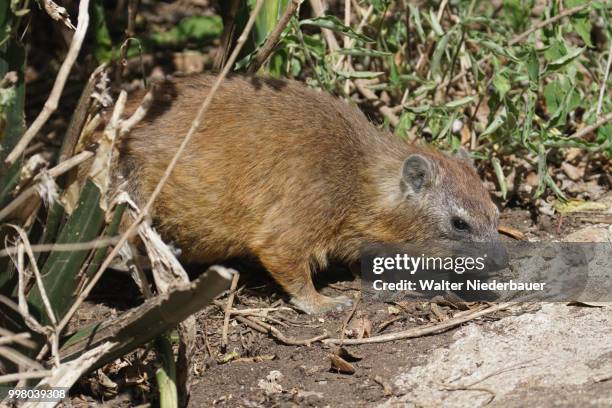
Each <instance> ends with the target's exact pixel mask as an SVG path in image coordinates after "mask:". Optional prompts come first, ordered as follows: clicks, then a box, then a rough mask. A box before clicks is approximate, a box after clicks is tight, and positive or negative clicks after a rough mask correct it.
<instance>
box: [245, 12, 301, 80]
mask: <svg viewBox="0 0 612 408" xmlns="http://www.w3.org/2000/svg"><path fill="white" fill-rule="evenodd" d="M301 3H302V0H291V1H289V3H288V4H287V7H286V8H285V12H284V13H283V15H282V16H281V18H280V20H278V23H276V26H275V27H274V29H273V30H272V32H271V33H270V35H268V38H266V42H265V43H264V44H263V45H262V47H261V48H260V49H259V51H258V52H257V55H256V56H255V59H254V60H253V61H252V62H251V65H250V66H249V69H248V70H247V72H248V73H249V74H254V73H256V72H257V71H259V68H261V66H262V65H263V64H264V63H265V62H266V60H267V59H268V57H269V56H270V54H272V51H273V50H274V47H276V44H277V43H278V40H279V39H280V36H281V34H282V33H283V31H284V30H285V27H287V24H289V20H291V17H292V16H293V15H294V14H295V12H296V11H297V9H298V7H299V6H300V4H301Z"/></svg>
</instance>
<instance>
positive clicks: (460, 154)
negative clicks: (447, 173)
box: [453, 146, 474, 167]
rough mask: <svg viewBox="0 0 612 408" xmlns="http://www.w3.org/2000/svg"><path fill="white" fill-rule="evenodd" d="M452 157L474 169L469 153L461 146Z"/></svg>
mask: <svg viewBox="0 0 612 408" xmlns="http://www.w3.org/2000/svg"><path fill="white" fill-rule="evenodd" d="M453 157H454V158H455V159H457V160H461V161H462V162H465V163H467V164H469V165H470V166H472V167H474V159H472V156H471V155H470V153H469V152H468V151H467V150H465V149H464V148H463V146H461V147H459V149H458V150H457V151H456V152H455V153H453Z"/></svg>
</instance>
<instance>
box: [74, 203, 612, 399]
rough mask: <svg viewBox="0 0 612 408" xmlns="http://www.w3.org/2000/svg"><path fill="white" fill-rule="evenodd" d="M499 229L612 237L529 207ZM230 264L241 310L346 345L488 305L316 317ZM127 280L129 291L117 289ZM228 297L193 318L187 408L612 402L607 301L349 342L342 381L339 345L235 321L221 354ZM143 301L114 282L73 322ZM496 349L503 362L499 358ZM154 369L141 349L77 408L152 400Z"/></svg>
mask: <svg viewBox="0 0 612 408" xmlns="http://www.w3.org/2000/svg"><path fill="white" fill-rule="evenodd" d="M502 224H503V225H506V226H509V227H512V228H514V229H516V230H518V231H520V232H522V233H523V234H525V237H526V238H527V239H530V240H537V239H544V240H548V239H558V238H561V237H568V236H569V237H572V236H573V235H572V234H574V236H578V235H579V234H583V231H587V232H588V233H592V232H589V231H591V230H595V231H599V232H597V233H603V234H604V235H605V234H608V235H607V237H608V239H609V238H610V236H612V231H610V229H609V225H607V224H598V225H595V227H593V223H591V222H589V221H588V220H587V221H586V222H585V221H584V219H582V218H581V219H577V218H573V217H567V218H566V219H565V220H563V221H562V222H561V224H559V221H558V220H554V219H553V220H542V219H541V218H540V219H539V220H538V222H535V221H534V219H533V218H532V216H531V215H530V212H529V211H523V210H515V211H506V212H504V213H503V215H502ZM589 228H590V229H589ZM576 234H578V235H576ZM508 239H510V238H508ZM587 239H589V238H588V237H587ZM595 239H597V238H595ZM232 266H235V267H236V269H238V270H239V271H240V272H241V276H243V277H244V280H243V279H241V283H240V285H239V288H240V290H239V292H238V293H237V295H236V298H235V300H234V308H237V309H245V308H250V309H253V308H273V309H274V310H272V311H268V312H267V315H266V316H267V318H266V319H265V321H267V322H268V323H270V324H272V325H274V327H276V328H277V329H278V330H280V331H281V332H282V333H283V334H284V335H285V336H286V337H289V338H291V339H294V340H299V339H308V338H312V337H314V336H317V335H320V334H322V333H323V332H327V333H328V334H329V336H330V337H340V336H341V335H342V334H341V331H342V328H343V327H344V328H345V330H344V336H345V337H346V338H355V337H360V336H365V337H367V336H373V335H377V334H382V333H389V332H396V331H400V330H405V329H407V328H411V327H418V326H422V325H425V324H430V323H433V322H440V321H444V320H446V319H448V318H450V317H453V316H454V315H456V314H457V313H461V312H462V310H465V309H468V310H469V309H472V308H476V307H478V306H479V304H476V303H461V304H452V303H448V302H443V301H442V302H409V303H407V302H403V303H402V302H399V303H396V304H393V303H372V302H370V301H365V300H362V301H360V302H358V303H357V306H356V307H355V308H354V310H353V314H352V315H350V311H339V312H329V313H327V314H325V315H321V316H309V315H305V314H301V313H298V312H296V311H294V310H292V309H290V308H289V305H288V304H287V302H286V298H285V297H284V295H283V294H282V292H281V291H280V290H279V288H278V287H276V286H275V285H274V284H273V283H271V281H270V280H269V278H268V277H267V276H266V275H265V273H262V272H261V271H256V270H254V271H251V270H249V269H250V268H251V267H249V266H245V265H243V264H238V265H232ZM195 269H196V270H197V269H198V268H197V267H196V268H195ZM339 270H340V271H342V268H339ZM321 278H323V277H319V284H320V285H321V287H322V292H323V293H324V294H327V295H332V296H337V295H339V294H344V295H348V296H350V297H353V298H354V299H356V298H357V297H358V296H359V293H360V292H359V282H358V278H353V277H352V275H351V274H350V273H347V272H341V273H338V274H336V275H330V274H326V275H325V278H326V279H325V281H324V280H322V279H321ZM118 286H120V287H121V288H122V290H121V291H117V290H116V288H117V287H118ZM225 302H226V297H223V298H220V299H219V300H218V301H217V304H213V305H210V306H208V307H207V308H206V309H205V310H203V311H201V312H200V313H199V314H198V316H197V321H198V344H197V352H196V354H195V361H194V374H195V375H194V380H195V381H194V384H193V386H192V394H191V398H190V400H189V406H190V407H203V406H227V407H289V406H312V407H325V406H330V407H352V406H379V405H383V406H415V407H417V406H432V407H433V406H448V407H471V406H485V405H490V406H500V407H501V406H509V407H523V406H542V407H553V406H555V407H558V406H562V407H565V406H568V407H569V406H592V407H604V406H612V381H611V380H610V377H611V375H612V308H610V307H609V306H608V307H603V308H590V307H580V306H566V305H565V304H543V303H540V304H537V303H536V304H530V305H527V306H525V307H522V308H514V309H511V310H506V311H501V312H496V313H494V314H491V315H488V316H485V317H483V318H479V319H475V320H472V321H470V322H468V323H466V324H464V325H461V326H458V327H455V328H453V329H450V330H447V331H444V332H442V333H438V334H434V335H428V336H424V337H417V338H413V339H408V340H398V341H393V342H386V343H379V344H365V345H356V346H345V347H344V348H345V349H346V350H347V351H348V353H349V357H346V358H345V359H346V361H348V362H349V363H350V364H351V365H352V368H353V369H354V373H353V374H346V373H340V372H337V370H334V369H333V368H332V364H331V359H330V355H332V354H335V353H337V347H336V346H332V345H324V344H321V343H318V342H317V343H314V344H312V345H310V346H305V345H303V346H302V345H301V346H294V345H284V344H281V343H280V342H279V341H277V340H276V339H274V338H273V336H270V335H268V334H265V333H260V332H257V331H255V330H253V329H252V328H249V327H247V326H245V325H244V324H242V323H240V322H238V321H236V320H232V321H231V323H230V325H229V344H228V347H227V348H226V349H225V350H224V349H223V348H222V347H221V332H222V326H223V317H224V313H223V310H222V308H223V307H224V305H225ZM137 303H139V300H138V292H137V289H136V288H135V287H134V285H133V284H132V283H131V282H130V280H129V278H127V277H126V276H120V275H118V274H109V275H108V278H107V279H106V280H105V281H104V282H103V284H102V285H101V286H100V288H99V289H98V290H97V291H96V292H95V294H94V295H93V296H92V298H91V299H90V308H87V309H83V311H82V312H81V314H80V315H79V316H78V319H80V320H75V321H74V322H73V324H74V325H75V326H76V325H80V324H82V323H83V322H85V321H90V320H99V319H101V318H108V317H111V316H113V315H115V314H118V313H121V310H122V309H125V308H127V307H130V306H133V304H137ZM349 315H350V317H351V319H350V322H349V323H348V324H347V323H346V320H347V318H348V317H349ZM530 344H531V346H530ZM581 344H582V345H583V347H584V349H581V348H580V347H581ZM568 350H569V351H568ZM580 350H582V351H583V352H582V353H581V352H579V351H580ZM500 353H501V354H503V355H505V356H507V358H505V357H503V355H502V357H503V358H500ZM458 356H459V357H458ZM534 361H536V363H534ZM517 364H519V366H516V365H517ZM520 364H523V365H520ZM155 368H156V362H155V358H154V356H153V352H152V351H151V350H150V349H147V350H140V351H138V352H136V353H132V355H130V356H129V357H127V358H124V359H121V360H118V361H116V362H114V363H112V364H109V365H107V366H105V367H104V368H102V369H101V370H97V371H96V372H95V373H92V374H91V375H90V376H89V377H88V378H86V379H83V380H82V381H81V382H80V384H79V386H78V387H76V388H75V389H73V391H72V394H73V398H72V399H71V402H72V404H73V406H92V405H100V406H135V405H139V404H144V406H149V405H150V406H157V404H158V401H156V400H155V399H154V398H155V395H156V390H155V386H156V385H155V378H154V371H155ZM547 370H548V371H547ZM602 379H603V380H602ZM151 398H153V399H151Z"/></svg>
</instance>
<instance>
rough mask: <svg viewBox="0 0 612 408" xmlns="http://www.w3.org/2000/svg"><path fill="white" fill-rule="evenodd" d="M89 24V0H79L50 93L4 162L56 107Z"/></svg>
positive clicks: (13, 157) (18, 152)
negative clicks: (73, 30) (62, 58)
mask: <svg viewBox="0 0 612 408" xmlns="http://www.w3.org/2000/svg"><path fill="white" fill-rule="evenodd" d="M88 26H89V0H81V1H80V3H79V18H78V21H77V28H76V31H75V32H74V36H73V37H72V42H71V43H70V48H69V49H68V54H67V55H66V59H65V60H64V62H63V63H62V66H61V67H60V70H59V72H58V73H57V77H56V78H55V83H54V84H53V89H52V90H51V94H50V95H49V98H48V99H47V102H45V106H44V107H43V110H42V111H41V112H40V114H39V115H38V116H37V117H36V119H35V120H34V122H33V123H32V125H30V127H29V128H28V130H27V131H26V132H25V133H24V135H23V136H22V137H21V139H19V142H18V143H17V145H16V146H15V148H14V149H13V150H12V151H11V153H9V155H8V156H7V157H6V160H5V162H6V163H7V164H8V165H11V164H13V163H15V161H17V159H18V158H19V156H21V154H22V153H23V151H24V150H25V149H26V147H28V144H30V142H31V141H32V139H34V137H35V136H36V135H37V134H38V132H39V131H40V129H41V128H42V127H43V125H44V124H45V123H46V122H47V120H48V119H49V117H50V116H51V114H52V113H53V112H55V110H56V109H57V105H58V102H59V99H60V96H62V91H63V90H64V85H65V84H66V80H67V79H68V75H69V74H70V71H71V70H72V66H73V65H74V62H75V61H76V59H77V56H78V55H79V51H80V50H81V46H82V45H83V40H84V39H85V34H87V27H88Z"/></svg>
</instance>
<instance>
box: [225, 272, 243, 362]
mask: <svg viewBox="0 0 612 408" xmlns="http://www.w3.org/2000/svg"><path fill="white" fill-rule="evenodd" d="M238 279H240V274H238V273H236V274H234V276H233V277H232V284H231V285H230V294H229V296H228V297H227V304H226V305H225V315H224V316H223V330H222V331H221V347H222V348H223V350H225V349H227V343H228V341H227V332H228V331H229V321H230V311H231V310H232V305H233V304H234V297H235V296H236V287H237V286H238Z"/></svg>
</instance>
